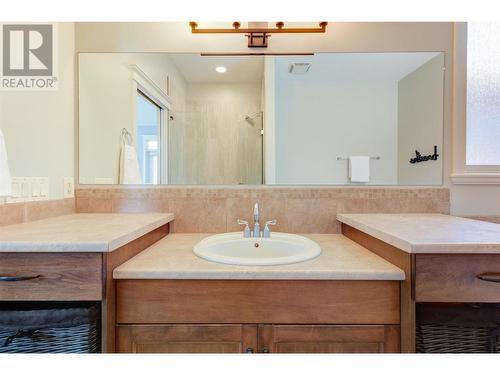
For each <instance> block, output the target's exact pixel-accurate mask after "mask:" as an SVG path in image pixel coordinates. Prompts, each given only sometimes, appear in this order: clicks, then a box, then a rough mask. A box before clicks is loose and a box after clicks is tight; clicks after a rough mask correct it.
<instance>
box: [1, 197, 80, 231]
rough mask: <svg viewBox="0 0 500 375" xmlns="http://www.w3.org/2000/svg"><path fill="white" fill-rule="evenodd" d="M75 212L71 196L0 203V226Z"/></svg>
mask: <svg viewBox="0 0 500 375" xmlns="http://www.w3.org/2000/svg"><path fill="white" fill-rule="evenodd" d="M74 212H75V200H74V199H73V198H67V199H57V200H46V201H35V202H24V203H7V204H1V205H0V227H1V226H5V225H11V224H20V223H24V222H27V221H33V220H40V219H45V218H48V217H53V216H60V215H67V214H72V213H74Z"/></svg>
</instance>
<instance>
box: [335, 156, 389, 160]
mask: <svg viewBox="0 0 500 375" xmlns="http://www.w3.org/2000/svg"><path fill="white" fill-rule="evenodd" d="M370 159H375V160H380V156H370ZM337 160H349V158H345V157H342V156H337Z"/></svg>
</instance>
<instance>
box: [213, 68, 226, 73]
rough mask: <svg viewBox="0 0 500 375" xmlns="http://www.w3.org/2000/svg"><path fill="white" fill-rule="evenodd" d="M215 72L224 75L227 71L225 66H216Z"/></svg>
mask: <svg viewBox="0 0 500 375" xmlns="http://www.w3.org/2000/svg"><path fill="white" fill-rule="evenodd" d="M215 71H216V72H217V73H226V72H227V69H226V67H225V66H218V67H217V68H215Z"/></svg>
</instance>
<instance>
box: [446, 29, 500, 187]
mask: <svg viewBox="0 0 500 375" xmlns="http://www.w3.org/2000/svg"><path fill="white" fill-rule="evenodd" d="M453 36H454V38H453V39H454V40H453V44H454V46H453V47H454V48H453V51H454V52H453V62H454V64H453V66H454V68H453V92H454V95H453V173H452V174H451V181H452V182H453V183H454V184H465V185H483V184H486V185H499V184H500V165H468V164H467V160H466V156H467V154H466V152H467V150H466V147H467V23H466V22H457V23H455V24H454V30H453Z"/></svg>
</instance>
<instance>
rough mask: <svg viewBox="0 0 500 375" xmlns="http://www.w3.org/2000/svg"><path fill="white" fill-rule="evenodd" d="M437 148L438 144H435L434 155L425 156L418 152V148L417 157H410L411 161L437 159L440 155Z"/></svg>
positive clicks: (418, 161)
mask: <svg viewBox="0 0 500 375" xmlns="http://www.w3.org/2000/svg"><path fill="white" fill-rule="evenodd" d="M437 148H438V146H434V153H433V154H432V155H425V156H422V154H421V153H420V152H418V150H415V157H414V158H411V159H410V163H411V164H415V163H421V162H423V161H428V160H437V159H438V157H439V154H438V153H437Z"/></svg>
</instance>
